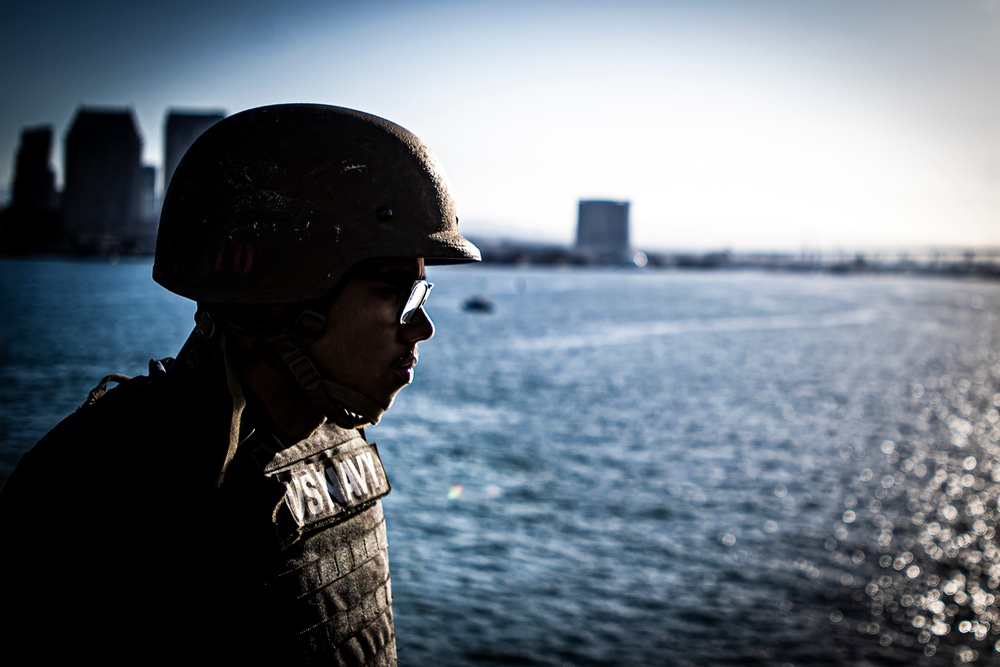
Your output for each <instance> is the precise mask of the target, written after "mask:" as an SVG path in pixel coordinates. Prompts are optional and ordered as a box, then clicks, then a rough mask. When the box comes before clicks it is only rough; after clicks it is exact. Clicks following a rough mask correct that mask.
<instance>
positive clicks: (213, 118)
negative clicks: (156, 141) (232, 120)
mask: <svg viewBox="0 0 1000 667" xmlns="http://www.w3.org/2000/svg"><path fill="white" fill-rule="evenodd" d="M225 117H226V112H225V111H222V110H219V109H210V110H205V111H179V110H175V109H171V110H169V111H168V112H167V120H166V122H165V123H164V128H163V146H164V159H163V190H162V191H163V192H166V190H167V186H168V185H170V179H171V178H172V177H173V175H174V170H175V169H177V165H178V164H179V163H180V161H181V158H182V157H184V153H186V152H187V149H188V148H190V147H191V144H193V143H194V140H195V139H197V138H198V137H200V136H201V133H202V132H204V131H205V130H207V129H208V128H210V127H212V126H213V125H215V124H216V123H217V122H219V121H220V120H222V119H223V118H225Z"/></svg>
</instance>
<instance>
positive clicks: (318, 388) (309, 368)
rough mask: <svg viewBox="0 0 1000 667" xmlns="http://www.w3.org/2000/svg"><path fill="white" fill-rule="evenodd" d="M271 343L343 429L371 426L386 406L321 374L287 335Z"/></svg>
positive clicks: (306, 388) (318, 405)
mask: <svg viewBox="0 0 1000 667" xmlns="http://www.w3.org/2000/svg"><path fill="white" fill-rule="evenodd" d="M270 345H271V346H272V348H274V350H275V351H276V352H277V353H278V355H279V356H280V357H281V359H282V360H283V361H284V362H285V365H287V366H288V370H290V371H291V372H292V375H293V376H294V377H295V380H296V381H297V382H298V383H299V385H300V386H301V387H302V388H303V389H305V391H306V393H307V394H308V395H309V398H310V399H311V400H312V402H313V405H315V406H316V407H317V408H318V409H319V411H320V412H322V413H323V415H324V416H325V417H326V418H327V419H329V420H330V421H332V422H333V423H334V424H336V425H337V426H340V427H341V428H346V429H356V428H363V427H365V426H374V425H375V424H377V423H378V422H379V420H380V419H381V418H382V413H384V412H385V411H386V410H387V409H388V407H389V406H387V405H380V404H378V403H376V402H375V401H373V400H372V399H370V398H368V397H367V396H365V395H364V394H362V393H361V392H358V391H355V390H354V389H351V388H350V387H347V386H345V385H343V384H340V383H339V382H334V381H333V380H329V379H326V378H324V377H322V376H321V375H320V373H319V371H318V370H317V369H316V365H315V364H314V363H313V362H312V359H310V358H309V357H308V355H306V353H305V352H304V351H303V350H302V349H301V348H300V347H298V346H297V345H295V343H293V342H292V341H290V340H288V339H287V338H281V339H278V340H273V341H271V343H270Z"/></svg>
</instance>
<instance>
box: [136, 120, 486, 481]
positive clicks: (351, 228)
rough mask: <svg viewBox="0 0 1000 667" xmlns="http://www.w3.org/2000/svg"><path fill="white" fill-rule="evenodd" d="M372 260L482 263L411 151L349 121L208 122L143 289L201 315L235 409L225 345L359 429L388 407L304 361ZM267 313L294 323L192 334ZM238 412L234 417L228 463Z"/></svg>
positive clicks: (425, 153)
mask: <svg viewBox="0 0 1000 667" xmlns="http://www.w3.org/2000/svg"><path fill="white" fill-rule="evenodd" d="M370 258H423V259H424V260H425V261H426V263H427V264H454V263H463V262H474V261H478V260H480V259H481V255H480V252H479V249H478V248H477V247H476V246H475V245H474V244H472V243H471V242H470V241H468V240H467V239H465V238H464V237H462V235H461V234H459V232H458V218H457V216H456V212H455V202H454V200H453V198H452V195H451V193H450V192H449V185H448V179H447V177H446V175H445V173H444V170H443V169H442V168H441V165H440V164H439V163H438V161H437V159H436V158H435V156H434V155H433V153H432V152H431V151H430V150H429V149H428V148H427V146H425V145H424V143H423V142H422V141H421V140H420V139H418V138H417V137H416V136H414V135H413V134H412V133H410V132H409V131H407V130H406V129H404V128H402V127H400V126H399V125H396V124H395V123H392V122H390V121H388V120H385V119H383V118H379V117H377V116H373V115H371V114H367V113H363V112H360V111H355V110H352V109H346V108H342V107H335V106H327V105H320V104H281V105H274V106H265V107H259V108H255V109H249V110H247V111H243V112H240V113H237V114H235V115H232V116H229V117H227V118H225V119H223V120H221V121H219V122H218V123H216V124H215V125H213V126H212V127H210V128H209V129H208V130H206V131H205V132H204V133H203V134H202V135H201V136H200V137H199V138H198V139H197V140H196V141H195V142H194V143H193V144H192V146H191V148H190V149H189V150H188V151H187V153H185V155H184V157H183V158H182V160H181V162H180V164H179V165H178V167H177V169H176V171H175V172H174V175H173V177H172V179H171V181H170V183H169V185H168V188H167V192H166V196H165V198H164V203H163V209H162V213H161V216H160V226H159V232H158V236H157V242H156V252H155V257H154V262H153V279H154V280H155V281H156V282H158V283H159V284H160V285H162V286H163V287H165V288H166V289H168V290H170V291H171V292H174V293H176V294H179V295H181V296H184V297H187V298H189V299H193V300H195V301H197V302H198V303H199V314H197V315H196V318H202V319H200V320H199V325H198V326H197V327H196V328H195V332H194V333H193V334H192V337H194V336H195V335H196V334H199V332H200V334H201V335H203V336H205V337H207V338H210V339H212V338H215V339H216V340H219V339H225V337H226V336H228V337H229V339H228V342H226V341H225V340H222V341H221V342H219V345H220V347H222V348H223V351H224V352H225V353H226V354H225V356H226V357H227V362H226V364H227V371H228V373H229V383H230V391H231V393H232V394H233V397H234V406H239V405H241V402H242V395H241V394H240V389H239V386H238V385H239V383H238V382H235V381H234V376H233V371H232V366H231V364H230V363H229V361H228V355H229V354H230V353H231V351H232V349H233V348H234V347H235V346H236V345H239V347H240V350H241V352H245V351H246V350H247V349H250V348H253V349H256V350H258V351H259V350H261V349H262V348H267V350H266V352H267V353H268V354H269V355H270V359H271V360H272V361H274V360H280V363H283V364H284V365H286V366H287V367H288V369H289V370H290V371H291V372H292V374H293V375H294V376H295V378H296V380H297V381H298V382H299V384H300V385H301V386H302V387H303V388H304V389H305V390H306V392H307V393H308V394H309V396H310V398H311V399H312V401H313V403H314V404H315V405H316V406H317V407H318V408H319V409H320V410H321V411H322V412H323V413H324V414H325V415H326V416H327V418H328V419H331V420H332V421H334V422H335V423H337V424H338V425H340V426H342V427H344V428H359V427H362V426H365V425H368V424H374V423H377V421H378V419H379V418H380V416H381V414H382V412H383V411H384V409H386V407H387V406H381V405H378V404H377V403H375V402H373V401H372V400H371V399H369V398H368V397H366V396H363V395H361V394H360V393H358V392H357V391H355V390H354V389H352V388H350V387H346V386H343V385H340V384H338V383H336V382H333V381H331V380H330V379H328V378H324V377H321V375H320V374H319V372H318V371H317V370H316V366H315V364H314V363H313V362H312V360H311V359H310V357H309V355H308V352H307V348H308V345H309V343H310V342H312V341H313V340H315V339H317V338H318V337H319V336H320V335H322V331H323V329H324V327H325V326H328V325H329V324H328V323H327V322H326V321H325V317H324V315H323V314H322V312H321V311H322V308H317V307H314V304H316V303H317V302H321V301H323V300H324V299H328V298H330V295H331V294H332V293H334V291H335V289H336V288H337V287H338V285H339V284H340V283H341V281H342V280H343V279H344V278H345V276H347V275H348V272H349V271H350V269H351V268H352V267H353V266H355V265H356V264H358V263H359V262H362V261H363V260H366V259H370ZM275 305H278V306H282V307H284V308H285V310H288V311H291V312H292V316H291V317H288V318H286V319H284V320H282V321H281V322H280V323H279V324H278V325H277V327H275V326H271V327H270V328H267V327H258V326H251V327H246V326H242V325H239V324H236V323H234V322H233V321H227V322H224V323H223V324H224V326H222V327H220V328H222V329H224V333H223V335H222V336H216V335H215V333H213V332H212V331H214V330H215V329H216V328H217V327H216V326H215V325H216V324H218V322H210V323H209V326H206V325H205V324H204V321H203V320H204V319H211V317H210V315H209V314H210V313H211V312H212V310H213V309H214V310H215V312H217V313H218V312H222V313H225V312H227V309H239V308H242V307H244V306H246V307H250V308H251V309H255V308H256V307H257V306H263V307H272V306H275ZM257 312H265V310H264V309H262V308H261V309H257ZM223 319H225V317H223ZM334 325H335V324H334ZM210 330H212V331H210ZM234 340H236V341H238V343H234ZM248 341H249V343H248ZM241 411H242V407H234V412H233V427H232V429H231V433H230V451H229V454H228V456H227V461H228V460H229V459H231V457H232V455H233V453H234V451H235V449H234V448H235V446H236V437H237V435H238V433H239V420H240V416H239V413H240V412H241ZM220 479H221V478H220Z"/></svg>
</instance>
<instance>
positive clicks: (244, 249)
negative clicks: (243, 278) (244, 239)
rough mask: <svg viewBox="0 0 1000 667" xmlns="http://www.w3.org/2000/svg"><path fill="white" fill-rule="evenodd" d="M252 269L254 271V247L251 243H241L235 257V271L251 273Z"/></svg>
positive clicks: (237, 247)
mask: <svg viewBox="0 0 1000 667" xmlns="http://www.w3.org/2000/svg"><path fill="white" fill-rule="evenodd" d="M241 264H242V266H241ZM251 269H253V246H252V245H250V244H249V243H240V244H239V245H238V246H236V254H235V255H234V256H233V271H235V272H236V273H250V270H251Z"/></svg>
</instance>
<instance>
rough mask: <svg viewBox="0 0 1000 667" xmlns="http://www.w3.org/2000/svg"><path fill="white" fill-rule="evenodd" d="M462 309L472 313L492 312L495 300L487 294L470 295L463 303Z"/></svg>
mask: <svg viewBox="0 0 1000 667" xmlns="http://www.w3.org/2000/svg"><path fill="white" fill-rule="evenodd" d="M462 310H465V311H467V312H470V313H492V312H493V302H492V301H490V300H489V299H487V298H486V297H485V296H470V297H469V298H468V299H466V300H465V302H464V303H462Z"/></svg>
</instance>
